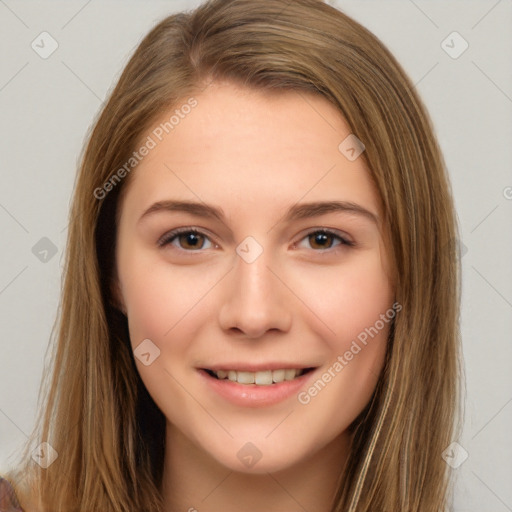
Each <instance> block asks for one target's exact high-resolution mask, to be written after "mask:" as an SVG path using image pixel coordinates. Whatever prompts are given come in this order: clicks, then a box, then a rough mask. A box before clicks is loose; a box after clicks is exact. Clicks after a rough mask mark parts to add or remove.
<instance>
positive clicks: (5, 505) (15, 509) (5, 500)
mask: <svg viewBox="0 0 512 512" xmlns="http://www.w3.org/2000/svg"><path fill="white" fill-rule="evenodd" d="M0 512H23V509H22V508H21V505H20V503H19V501H18V499H17V498H16V494H15V492H14V489H13V487H12V485H11V484H10V482H9V481H8V480H6V479H5V478H2V477H1V476H0Z"/></svg>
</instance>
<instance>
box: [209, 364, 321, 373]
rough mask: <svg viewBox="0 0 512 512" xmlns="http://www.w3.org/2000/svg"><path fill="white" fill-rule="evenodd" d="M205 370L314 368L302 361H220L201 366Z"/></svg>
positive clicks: (258, 370)
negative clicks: (256, 362)
mask: <svg viewBox="0 0 512 512" xmlns="http://www.w3.org/2000/svg"><path fill="white" fill-rule="evenodd" d="M202 368H203V369H205V370H212V371H214V372H216V371H219V370H235V371H239V372H263V371H265V370H281V369H285V370H286V369H292V368H295V369H299V370H301V369H306V368H316V367H315V366H314V365H311V364H310V365H305V364H302V363H279V362H272V363H259V364H255V363H221V364H213V365H209V366H204V367H202Z"/></svg>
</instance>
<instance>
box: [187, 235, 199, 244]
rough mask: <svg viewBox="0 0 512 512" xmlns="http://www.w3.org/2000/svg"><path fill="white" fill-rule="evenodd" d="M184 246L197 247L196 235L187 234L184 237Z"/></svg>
mask: <svg viewBox="0 0 512 512" xmlns="http://www.w3.org/2000/svg"><path fill="white" fill-rule="evenodd" d="M185 239H186V244H187V245H190V246H192V247H195V246H197V241H198V235H197V234H196V233H187V234H186V235H185Z"/></svg>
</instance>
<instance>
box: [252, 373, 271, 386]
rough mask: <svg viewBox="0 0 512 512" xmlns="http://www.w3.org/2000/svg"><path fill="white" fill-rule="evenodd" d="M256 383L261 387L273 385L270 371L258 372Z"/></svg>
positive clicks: (255, 378)
mask: <svg viewBox="0 0 512 512" xmlns="http://www.w3.org/2000/svg"><path fill="white" fill-rule="evenodd" d="M254 383H255V384H259V385H260V386H268V385H269V384H272V372H271V371H270V370H267V371H264V372H256V375H255V377H254Z"/></svg>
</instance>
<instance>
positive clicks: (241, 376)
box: [236, 372, 254, 384]
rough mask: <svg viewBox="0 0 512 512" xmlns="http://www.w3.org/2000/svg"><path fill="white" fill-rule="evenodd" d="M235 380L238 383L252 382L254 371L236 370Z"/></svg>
mask: <svg viewBox="0 0 512 512" xmlns="http://www.w3.org/2000/svg"><path fill="white" fill-rule="evenodd" d="M236 375H237V379H236V380H237V382H239V383H240V384H254V373H252V372H236Z"/></svg>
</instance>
